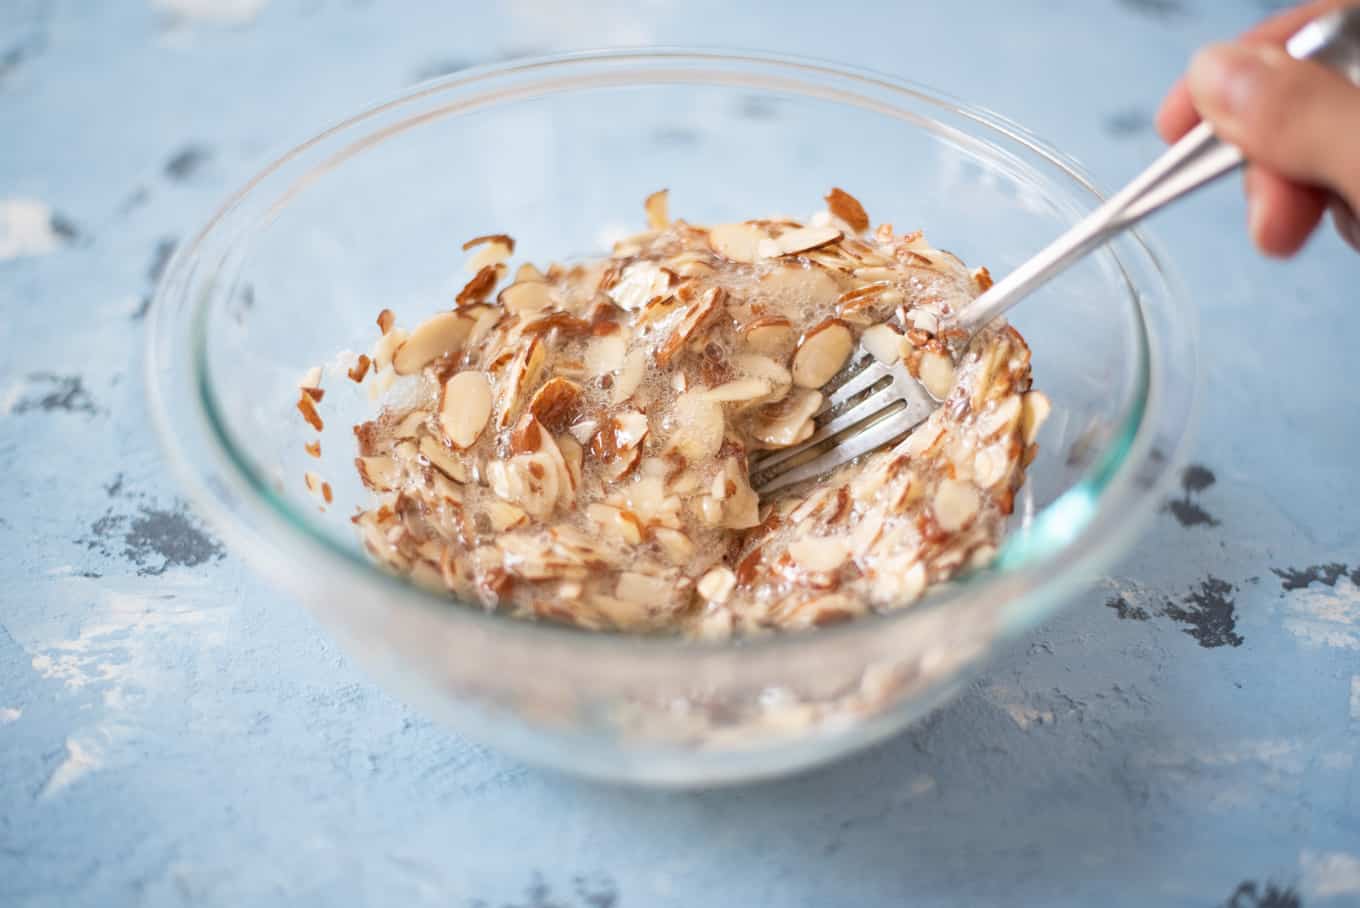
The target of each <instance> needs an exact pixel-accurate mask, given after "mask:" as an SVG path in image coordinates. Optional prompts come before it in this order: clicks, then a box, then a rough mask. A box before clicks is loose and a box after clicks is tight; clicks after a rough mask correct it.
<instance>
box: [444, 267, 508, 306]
mask: <svg viewBox="0 0 1360 908" xmlns="http://www.w3.org/2000/svg"><path fill="white" fill-rule="evenodd" d="M504 271H505V266H504V265H486V266H483V267H482V268H480V269H478V271H477V273H476V274H474V275H473V276H472V280H470V281H468V282H467V283H466V284H465V285H464V286H463V289H462V290H459V291H458V296H457V297H456V298H455V300H454V305H455V306H466V305H468V304H469V303H480V302H483V301H484V300H485V299H486V298H487V297H488V296H490V295H491V291H492V290H494V289H495V287H496V282H497V281H499V280H500V279H501V274H502V273H504Z"/></svg>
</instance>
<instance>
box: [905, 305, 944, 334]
mask: <svg viewBox="0 0 1360 908" xmlns="http://www.w3.org/2000/svg"><path fill="white" fill-rule="evenodd" d="M907 321H908V322H910V323H911V326H912V327H913V328H915V329H916V330H918V331H924V332H925V333H926V334H938V333H939V332H940V320H939V318H938V317H937V316H936V315H935V313H934V312H931V311H930V310H929V309H913V310H911V311H910V312H909V313H907Z"/></svg>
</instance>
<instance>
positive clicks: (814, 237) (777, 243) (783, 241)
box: [765, 227, 844, 258]
mask: <svg viewBox="0 0 1360 908" xmlns="http://www.w3.org/2000/svg"><path fill="white" fill-rule="evenodd" d="M843 236H844V234H843V233H841V232H840V231H839V230H837V229H836V228H835V227H798V228H795V229H793V230H786V231H784V232H783V233H781V234H780V235H779V236H777V237H775V238H774V240H773V243H774V247H775V252H774V253H773V254H772V255H771V256H770V257H771V258H773V257H774V256H776V255H796V254H798V253H800V252H809V251H811V250H813V249H820V248H821V247H823V246H829V245H831V244H832V243H835V242H838V241H839V240H840V239H841V237H843ZM765 248H768V247H765Z"/></svg>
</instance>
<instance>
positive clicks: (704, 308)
mask: <svg viewBox="0 0 1360 908" xmlns="http://www.w3.org/2000/svg"><path fill="white" fill-rule="evenodd" d="M726 300H727V291H725V290H724V289H723V288H721V287H709V288H708V289H707V290H705V291H704V292H703V293H701V294H700V295H699V296H698V297H697V298H695V300H694V302H692V303H690V304H689V307H688V308H687V309H686V310H685V312H684V314H683V315H681V316H680V320H679V321H678V322H677V323H676V325H675V328H674V330H672V331H671V333H670V335H669V336H668V337H667V338H666V340H665V341H664V342H663V343H662V344H661V346H660V347H659V348H658V349H657V351H656V362H657V365H659V366H661V367H662V368H665V367H666V366H669V365H670V361H671V358H672V357H674V356H675V354H677V353H679V352H680V350H681V348H683V347H684V346H685V344H687V343H689V341H690V339H691V338H693V337H694V336H695V335H697V334H698V333H699V330H700V329H701V328H703V327H704V326H705V325H706V324H707V323H708V321H709V320H710V319H711V318H713V316H714V315H716V314H717V313H718V311H719V310H720V309H721V308H722V306H723V304H724V303H725V302H726Z"/></svg>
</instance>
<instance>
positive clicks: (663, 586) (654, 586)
mask: <svg viewBox="0 0 1360 908" xmlns="http://www.w3.org/2000/svg"><path fill="white" fill-rule="evenodd" d="M673 590H674V587H673V585H672V584H671V582H670V581H667V580H664V579H662V578H660V577H653V576H652V575H650V574H642V573H638V572H636V571H624V572H622V573H621V574H619V580H618V584H617V585H616V586H615V588H614V595H615V596H618V597H619V598H620V599H622V600H624V601H625V602H635V603H637V604H639V605H646V606H653V607H654V606H656V605H659V604H664V603H665V602H667V601H669V599H670V598H671V594H672V591H673Z"/></svg>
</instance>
